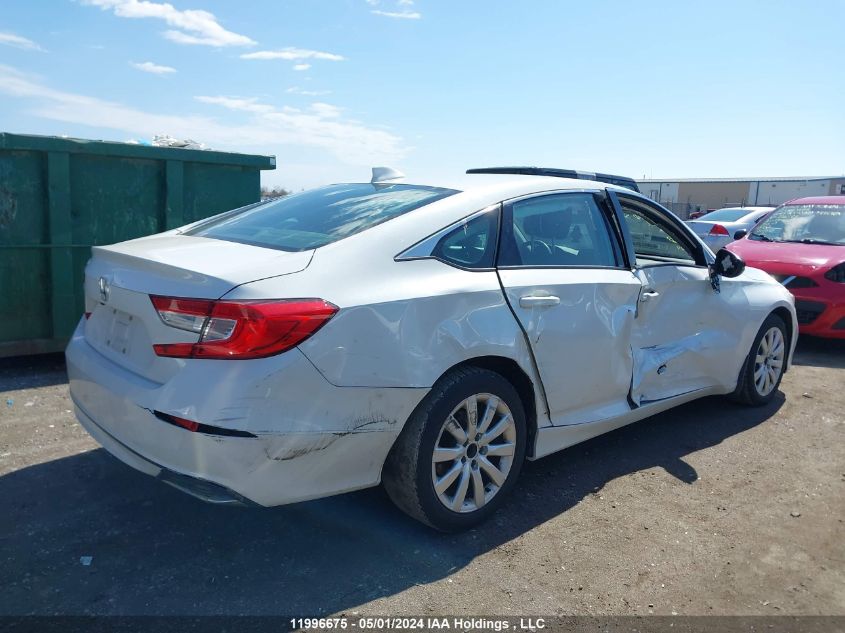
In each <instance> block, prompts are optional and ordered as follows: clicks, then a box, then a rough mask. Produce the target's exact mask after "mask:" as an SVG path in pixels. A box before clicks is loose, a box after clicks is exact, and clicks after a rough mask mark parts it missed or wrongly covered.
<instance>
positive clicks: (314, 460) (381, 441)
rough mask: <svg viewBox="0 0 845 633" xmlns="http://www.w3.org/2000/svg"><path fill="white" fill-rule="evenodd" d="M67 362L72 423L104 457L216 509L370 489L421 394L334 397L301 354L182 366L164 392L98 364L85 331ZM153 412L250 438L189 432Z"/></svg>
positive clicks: (336, 391) (337, 392)
mask: <svg viewBox="0 0 845 633" xmlns="http://www.w3.org/2000/svg"><path fill="white" fill-rule="evenodd" d="M66 356H67V366H68V376H69V379H70V392H71V397H72V399H73V401H74V405H75V406H76V413H77V417H78V418H79V421H80V423H81V424H82V425H83V426H84V427H85V428H86V430H88V432H89V433H90V434H91V435H92V436H93V437H94V438H95V439H96V440H97V441H98V442H99V443H100V444H101V445H102V446H103V447H104V448H105V449H106V450H108V451H109V452H110V453H112V454H113V455H115V456H116V457H118V458H119V459H120V460H122V461H123V462H125V463H126V464H128V465H130V466H132V467H133V468H135V469H137V470H139V471H141V472H144V473H147V474H149V475H151V476H154V477H158V478H160V479H162V480H164V481H166V482H167V483H169V484H171V485H174V486H176V487H177V488H180V489H182V490H184V491H186V492H189V493H190V494H194V495H195V496H198V497H200V498H203V499H205V500H208V501H213V502H217V503H234V502H243V501H244V500H247V501H251V502H254V503H256V504H259V505H262V506H273V505H280V504H284V503H292V502H296V501H304V500H307V499H314V498H318V497H325V496H329V495H332V494H337V493H341V492H347V491H350V490H356V489H360V488H366V487H369V486H373V485H376V484H377V483H378V482H379V481H380V478H381V467H382V465H383V463H384V459H385V458H386V456H387V453H388V451H389V450H390V448H391V446H392V445H393V442H394V440H395V439H396V436H397V435H398V434H399V431H400V430H401V427H402V425H403V424H404V422H405V420H406V419H407V418H408V416H410V413H411V412H412V411H413V408H414V407H415V406H416V405H417V404H418V402H419V400H420V399H422V397H423V396H424V395H425V393H426V391H427V390H423V389H387V390H372V389H362V388H342V387H335V386H333V385H331V384H330V383H328V382H327V381H326V380H325V379H324V378H323V377H322V376H321V375H320V374H319V373H318V372H317V371H316V369H314V367H313V366H312V365H311V364H310V363H309V362H308V361H307V359H305V358H304V356H302V354H301V353H300V352H299V351H298V350H291V352H288V353H287V354H283V355H282V356H284V357H286V358H281V357H275V358H274V359H273V361H272V362H264V361H270V360H271V359H261V360H259V361H241V362H240V365H236V364H235V362H231V363H230V361H192V362H186V364H185V367H184V368H183V369H182V370H181V371H180V372H179V374H178V375H177V376H176V377H174V378H173V379H171V380H170V381H168V382H167V383H165V384H162V385H160V384H156V383H153V382H150V381H148V380H146V379H144V378H143V377H141V376H138V375H137V374H134V373H132V372H130V371H127V370H126V369H123V368H122V367H121V366H119V365H118V364H116V363H114V362H112V361H111V360H109V359H107V358H106V357H104V356H103V355H101V354H100V353H99V352H97V351H96V350H95V349H94V348H93V347H91V346H90V345H89V344H88V343H87V342H86V341H85V338H84V336H83V334H82V327H80V328H78V329H77V332H76V333H75V334H74V336H73V338H72V339H71V342H70V344H69V345H68V348H67V352H66ZM186 390H188V393H186V392H185V391H186ZM382 392H387V393H382ZM153 411H161V412H165V413H168V414H171V415H177V416H182V417H186V418H188V419H191V420H195V421H198V422H203V423H208V424H213V425H215V426H218V427H228V428H235V429H240V430H245V431H249V432H250V433H252V434H253V435H255V437H226V436H221V435H213V434H205V433H200V432H192V431H189V430H187V429H183V428H180V427H178V426H174V425H172V424H168V423H166V422H163V421H162V420H160V419H158V418H157V417H156V416H155V415H154V414H153Z"/></svg>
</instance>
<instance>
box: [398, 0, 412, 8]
mask: <svg viewBox="0 0 845 633" xmlns="http://www.w3.org/2000/svg"><path fill="white" fill-rule="evenodd" d="M396 4H398V5H399V6H400V7H411V6H413V5H414V0H397V2H396Z"/></svg>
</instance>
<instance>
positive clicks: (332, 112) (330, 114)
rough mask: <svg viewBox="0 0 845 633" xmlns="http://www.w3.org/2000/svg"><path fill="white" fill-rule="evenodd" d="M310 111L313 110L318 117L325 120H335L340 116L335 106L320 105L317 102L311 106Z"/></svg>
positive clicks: (338, 109)
mask: <svg viewBox="0 0 845 633" xmlns="http://www.w3.org/2000/svg"><path fill="white" fill-rule="evenodd" d="M311 110H313V111H314V113H315V114H317V115H318V116H321V117H324V118H326V119H336V118H337V117H339V116H340V112H341V110H340V108H338V107H337V106H333V105H331V104H329V103H320V102H319V101H316V102H314V103H312V104H311Z"/></svg>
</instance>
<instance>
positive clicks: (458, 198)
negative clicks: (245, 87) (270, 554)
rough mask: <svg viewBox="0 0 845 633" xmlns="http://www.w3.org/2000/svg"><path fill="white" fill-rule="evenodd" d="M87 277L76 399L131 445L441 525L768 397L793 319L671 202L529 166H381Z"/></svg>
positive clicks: (273, 497)
mask: <svg viewBox="0 0 845 633" xmlns="http://www.w3.org/2000/svg"><path fill="white" fill-rule="evenodd" d="M488 171H490V170H488ZM492 171H494V172H495V169H494V170H492ZM529 173H531V172H529ZM85 289H86V297H87V299H86V302H87V307H86V310H87V313H86V315H85V317H84V318H82V319H81V320H80V323H79V326H78V328H77V330H76V332H75V333H74V335H73V338H72V340H71V342H70V344H69V346H68V349H67V361H68V373H69V376H70V392H71V396H72V398H73V402H74V404H75V407H76V415H77V416H78V418H79V420H80V422H81V423H82V425H83V426H84V427H85V428H86V429H87V430H88V431H89V432H90V433H91V435H92V436H94V438H96V439H97V440H98V441H99V442H100V443H101V444H102V445H103V446H104V447H105V448H106V449H107V450H108V451H110V452H111V453H113V454H114V455H116V456H117V457H119V458H120V459H121V460H123V461H124V462H126V463H127V464H129V465H130V466H133V467H135V468H137V469H138V470H140V471H143V472H145V473H148V474H150V475H153V476H155V477H158V478H159V479H161V480H163V481H165V482H167V483H169V484H171V485H173V486H175V487H177V488H180V489H182V490H184V491H186V492H189V493H191V494H193V495H196V496H198V497H200V498H203V499H205V500H207V501H211V502H215V503H256V504H259V505H262V506H273V505H278V504H284V503H291V502H295V501H301V500H305V499H313V498H317V497H324V496H327V495H333V494H337V493H342V492H346V491H350V490H356V489H360V488H366V487H369V486H375V485H377V484H379V483H380V482H383V483H384V485H385V487H386V489H387V491H388V493H389V495H390V497H391V498H392V499H393V500H394V501H395V502H396V504H397V505H398V506H399V507H400V508H401V509H403V510H404V511H405V512H407V513H408V514H410V515H411V516H413V517H415V518H417V519H419V520H420V521H423V522H425V523H427V524H428V525H431V526H433V527H435V528H437V529H440V530H459V529H464V528H467V527H469V526H471V525H474V524H476V523H478V522H479V521H481V520H483V519H484V518H486V517H488V516H489V515H490V514H491V513H492V512H493V511H495V509H496V508H497V507H498V506H499V505H501V503H502V502H503V501H504V498H505V496H506V494H507V493H508V491H509V490H510V489H511V488H512V487H513V485H514V481H515V480H516V478H517V475H518V473H519V471H520V468H521V466H522V463H523V460H524V459H526V458H527V459H537V458H539V457H543V456H544V455H548V454H549V453H553V452H555V451H559V450H561V449H563V448H566V447H568V446H571V445H573V444H576V443H578V442H582V441H584V440H587V439H589V438H591V437H594V436H596V435H599V434H601V433H605V432H607V431H610V430H613V429H616V428H618V427H620V426H623V425H625V424H628V423H631V422H635V421H637V420H640V419H642V418H645V417H647V416H650V415H653V414H655V413H658V412H660V411H664V410H666V409H669V408H671V407H674V406H677V405H679V404H682V403H685V402H689V401H690V400H693V399H695V398H700V397H702V396H707V395H711V394H730V395H732V396H733V397H734V398H736V399H738V400H741V401H743V402H746V403H749V404H753V405H760V404H765V403H767V402H769V401H770V400H771V399H772V398H773V397H774V395H775V392H776V390H777V387H778V384H779V382H780V380H781V377H782V375H783V372H784V371H786V369H787V367H788V366H789V363H790V360H791V356H792V350H793V348H794V345H795V341H796V333H797V324H796V319H795V309H794V307H793V299H792V295H791V294H790V293H789V291H788V290H786V289H785V288H784V287H783V286H781V285H780V284H778V283H777V282H776V281H774V280H773V279H772V278H771V277H770V276H769V275H767V274H765V273H762V272H760V271H757V270H754V269H750V268H749V269H747V270H745V267H744V264H743V263H742V261H741V260H739V259H738V258H737V257H736V256H734V255H732V254H731V253H728V252H727V251H721V252H720V253H719V254H718V255H717V256H716V257H715V258H714V257H713V255H712V253H710V252H709V251H708V249H706V248H704V246H703V244H702V243H701V242H700V241H699V239H698V238H697V237H696V236H695V234H694V233H692V232H691V231H690V230H689V228H688V227H686V226H685V225H684V223H683V222H681V221H680V220H678V219H677V218H676V217H675V216H674V215H672V214H671V213H670V212H668V211H667V210H665V209H664V208H663V207H660V206H659V205H657V204H655V203H653V202H652V201H650V200H648V199H647V198H645V197H643V196H642V195H639V194H637V193H635V192H633V191H630V190H627V189H624V188H621V187H618V186H616V185H612V184H607V183H603V182H594V181H585V180H577V179H568V178H553V177H546V176H532V175H519V176H513V175H508V176H504V175H497V174H495V173H494V174H484V175H482V174H477V175H470V176H465V177H464V178H463V180H462V181H461V182H459V183H457V184H454V185H449V186H431V185H427V184H415V183H409V182H406V181H405V180H404V179H403V178H401V175H400V174H398V173H397V172H395V171H393V170H389V169H376V170H374V177H373V180H372V182H364V183H351V184H340V185H332V186H328V187H322V188H319V189H315V190H311V191H306V192H304V193H300V194H296V195H291V196H288V197H285V198H281V199H276V200H273V201H268V202H265V203H259V204H256V205H252V206H249V207H245V208H242V209H237V210H235V211H231V212H228V213H224V214H222V215H219V216H216V217H214V218H211V219H209V220H205V221H201V222H198V223H195V224H193V225H190V226H187V227H183V228H181V229H176V230H172V231H168V232H166V233H162V234H159V235H153V236H150V237H144V238H141V239H136V240H131V241H128V242H124V243H121V244H116V245H113V246H103V247H94V249H93V255H92V258H91V260H90V262H89V263H88V266H87V268H86V278H85Z"/></svg>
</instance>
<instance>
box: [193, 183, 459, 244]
mask: <svg viewBox="0 0 845 633" xmlns="http://www.w3.org/2000/svg"><path fill="white" fill-rule="evenodd" d="M456 193H458V192H457V191H456V190H454V189H443V188H440V187H425V186H421V185H404V184H394V185H383V184H375V185H373V184H369V183H366V184H346V185H331V186H328V187H321V188H319V189H313V190H311V191H306V192H303V193H299V194H294V195H290V196H285V197H284V198H277V199H276V200H271V201H269V202H266V203H264V204H260V205H258V206H256V207H249V208H247V209H245V210H244V211H242V212H240V213H237V212H236V213H234V214H223V215H222V216H218V217H217V218H213V219H211V220H210V221H208V222H203V223H201V224H200V225H198V226H195V227H193V228H191V229H189V230H188V231H186V232H185V235H195V236H197V237H209V238H214V239H219V240H227V241H229V242H240V243H242V244H250V245H253V246H262V247H264V248H274V249H278V250H283V251H304V250H310V249H312V248H319V247H320V246H325V245H326V244H330V243H332V242H336V241H337V240H341V239H343V238H345V237H349V236H350V235H355V234H356V233H360V232H361V231H366V230H367V229H369V228H371V227H373V226H376V225H377V224H381V223H382V222H386V221H388V220H391V219H393V218H395V217H398V216H400V215H402V214H404V213H408V212H409V211H413V210H415V209H419V208H420V207H422V206H425V205H427V204H431V203H432V202H437V201H438V200H442V199H444V198H447V197H448V196H451V195H454V194H456Z"/></svg>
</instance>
